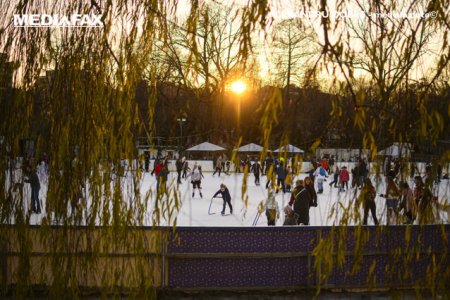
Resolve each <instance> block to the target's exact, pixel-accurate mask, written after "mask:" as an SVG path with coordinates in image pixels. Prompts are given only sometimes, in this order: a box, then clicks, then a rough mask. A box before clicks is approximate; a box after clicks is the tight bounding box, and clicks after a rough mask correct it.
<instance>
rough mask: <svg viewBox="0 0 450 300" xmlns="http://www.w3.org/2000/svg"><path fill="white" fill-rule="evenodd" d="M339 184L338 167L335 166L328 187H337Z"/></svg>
mask: <svg viewBox="0 0 450 300" xmlns="http://www.w3.org/2000/svg"><path fill="white" fill-rule="evenodd" d="M338 182H339V167H338V166H336V170H335V171H334V174H333V181H332V182H330V187H331V186H332V185H333V184H334V187H337V184H338Z"/></svg>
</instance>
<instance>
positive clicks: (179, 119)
mask: <svg viewBox="0 0 450 300" xmlns="http://www.w3.org/2000/svg"><path fill="white" fill-rule="evenodd" d="M177 121H178V123H179V124H180V139H179V141H178V157H179V156H180V152H181V145H182V144H183V123H184V122H186V118H178V119H177Z"/></svg>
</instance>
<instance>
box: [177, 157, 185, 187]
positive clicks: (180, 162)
mask: <svg viewBox="0 0 450 300" xmlns="http://www.w3.org/2000/svg"><path fill="white" fill-rule="evenodd" d="M183 159H184V157H183V158H180V157H179V158H178V159H177V161H176V162H175V166H176V168H177V173H178V177H177V183H178V184H180V183H181V171H182V170H183Z"/></svg>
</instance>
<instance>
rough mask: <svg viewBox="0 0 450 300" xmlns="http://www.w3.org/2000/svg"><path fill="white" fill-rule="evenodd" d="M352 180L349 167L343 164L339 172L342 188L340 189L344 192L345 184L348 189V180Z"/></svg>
mask: <svg viewBox="0 0 450 300" xmlns="http://www.w3.org/2000/svg"><path fill="white" fill-rule="evenodd" d="M349 180H350V174H349V173H348V171H347V167H346V166H343V167H342V169H341V171H340V172H339V184H340V188H339V191H340V192H344V191H345V189H344V186H345V187H346V188H347V190H348V181H349Z"/></svg>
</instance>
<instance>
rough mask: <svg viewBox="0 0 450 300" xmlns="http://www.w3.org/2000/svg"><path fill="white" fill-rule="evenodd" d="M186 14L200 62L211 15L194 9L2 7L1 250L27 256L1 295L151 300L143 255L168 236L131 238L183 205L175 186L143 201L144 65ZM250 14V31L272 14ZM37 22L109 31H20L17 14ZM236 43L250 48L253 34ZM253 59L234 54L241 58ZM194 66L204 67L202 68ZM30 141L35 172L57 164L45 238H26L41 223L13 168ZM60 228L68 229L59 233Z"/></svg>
mask: <svg viewBox="0 0 450 300" xmlns="http://www.w3.org/2000/svg"><path fill="white" fill-rule="evenodd" d="M180 6H181V5H180ZM178 9H187V11H188V14H187V21H186V27H185V31H186V35H187V36H188V37H190V39H188V41H189V42H188V43H187V45H186V46H187V47H186V49H187V50H186V51H187V56H188V59H190V60H191V61H196V58H197V57H198V56H199V53H200V51H199V48H198V47H197V45H196V35H197V31H198V28H199V25H200V23H199V19H200V17H201V16H202V14H203V13H204V10H203V8H202V7H201V6H200V5H199V3H198V2H197V1H194V2H192V3H191V5H190V7H181V8H180V7H178V5H177V3H176V2H175V3H173V4H170V3H169V2H163V1H161V2H158V1H157V2H155V1H144V0H143V1H127V0H125V1H122V0H118V1H106V2H105V1H89V2H87V1H86V2H70V1H53V2H48V1H2V2H1V3H0V10H1V11H2V15H1V18H0V52H2V53H4V55H2V68H1V70H2V73H4V72H7V71H8V72H9V73H8V74H12V75H13V76H14V80H13V85H12V86H5V87H3V86H2V90H1V98H0V100H1V102H0V106H1V107H2V111H3V109H4V108H6V111H5V113H3V112H2V114H1V116H2V119H1V122H0V135H1V136H2V147H1V157H2V159H1V169H2V172H1V175H0V176H1V182H2V184H1V185H0V186H1V187H0V193H1V222H2V224H3V225H5V224H14V225H13V226H12V227H5V226H2V229H1V236H2V239H1V240H2V242H1V243H2V250H5V249H9V250H11V251H13V249H14V251H16V252H14V253H16V254H17V255H18V257H19V260H18V262H17V269H16V270H17V273H15V274H13V275H12V277H13V278H12V277H9V278H2V282H3V283H4V284H3V286H2V293H4V292H6V289H7V288H8V284H12V283H14V284H16V285H15V286H16V288H15V289H14V290H13V291H14V293H15V296H17V297H23V296H25V295H27V294H28V293H30V292H32V291H33V290H32V287H33V286H35V285H45V286H47V287H48V290H49V293H50V294H49V295H50V296H51V297H58V298H61V297H78V296H79V295H80V292H81V291H80V287H82V286H83V285H85V284H87V282H95V284H94V285H96V286H98V287H101V289H100V291H101V292H102V293H103V292H104V293H121V292H123V291H124V290H121V288H122V287H129V288H130V289H128V290H127V293H129V294H130V295H131V296H133V295H134V296H139V297H144V296H145V295H146V296H155V293H154V286H155V285H157V282H155V280H157V278H158V276H154V275H155V274H154V272H155V270H158V262H157V260H155V259H154V258H152V259H150V260H148V259H147V258H148V255H149V254H151V253H159V252H160V251H159V249H160V247H161V245H162V244H163V243H164V239H165V238H164V237H163V236H156V239H155V238H154V237H155V236H151V235H150V236H149V235H148V234H145V233H143V232H140V231H139V232H134V233H131V231H129V228H130V226H131V227H135V226H139V225H143V224H148V223H150V224H153V225H159V224H162V223H164V222H165V221H167V220H168V219H170V218H173V216H174V210H176V209H178V208H179V199H178V198H177V197H178V192H177V191H175V190H174V189H172V188H170V189H169V191H168V192H167V196H162V197H159V196H160V195H158V196H156V195H154V194H151V193H149V194H146V195H142V194H141V191H140V189H139V187H140V185H139V183H140V179H141V173H140V172H139V170H138V168H137V167H136V164H135V163H134V159H135V158H136V149H135V144H136V137H137V134H138V133H139V132H141V130H142V129H144V130H145V132H146V133H147V137H148V139H149V140H150V141H151V137H152V135H153V134H154V123H153V122H154V116H155V111H154V105H155V100H156V98H155V97H156V93H155V90H154V89H151V90H150V93H148V111H146V112H145V114H146V116H145V117H143V116H142V114H140V112H139V111H138V106H137V104H136V103H135V101H134V99H135V90H136V86H137V85H138V83H139V82H140V81H141V79H142V78H143V75H144V74H145V73H146V72H145V71H146V68H147V66H149V65H151V63H152V60H153V59H155V58H157V56H156V55H155V54H156V52H155V50H156V48H155V45H156V44H157V43H156V41H158V40H166V38H167V36H168V35H169V32H168V27H167V26H165V25H166V24H167V20H169V19H172V20H176V13H177V10H178ZM245 11H246V14H245V16H244V18H243V22H246V23H247V24H248V26H250V27H251V26H253V24H255V23H261V22H262V23H264V22H265V21H264V18H265V16H266V14H267V11H268V7H266V6H265V5H261V4H250V5H249V7H248V8H246V9H245ZM33 13H45V14H48V15H58V16H70V15H72V14H87V15H94V14H95V15H101V25H102V27H101V28H98V27H97V28H86V27H83V28H73V27H56V28H55V27H40V28H31V27H25V28H24V27H20V28H19V27H14V23H13V16H14V14H21V15H25V14H33ZM250 27H249V28H247V29H243V30H242V31H243V32H246V31H247V32H248V31H250ZM238 40H239V42H240V43H241V44H242V45H248V44H249V43H248V42H249V41H248V34H247V35H244V34H241V35H239V38H238ZM245 55H246V52H242V53H236V57H243V56H245ZM3 58H6V59H3ZM9 62H12V63H13V64H15V65H17V68H16V70H15V71H14V70H10V69H11V68H9V67H8V68H3V66H4V65H6V63H9ZM8 66H9V65H8ZM191 68H192V70H195V69H197V68H198V65H197V63H193V64H192V65H191ZM46 70H52V72H51V75H50V74H49V76H47V79H48V80H46V83H45V89H38V88H36V86H37V83H38V82H39V78H40V76H41V75H43V74H45V71H46ZM12 72H13V73H12ZM156 80H157V76H150V85H151V86H152V87H156ZM36 91H38V93H39V97H40V101H41V103H43V104H44V105H42V106H40V107H41V108H42V109H40V110H39V109H38V107H37V106H36V105H35V103H36V101H35V100H36V97H37V96H36V93H35V92H36ZM36 120H37V122H43V123H46V126H45V128H46V129H45V131H46V132H41V131H37V130H34V128H33V126H32V124H36ZM144 120H145V121H146V122H148V123H147V124H144V123H143V121H144ZM23 139H31V140H34V141H36V146H37V147H36V151H35V153H36V157H35V158H33V157H24V160H23V161H24V163H26V164H29V165H30V166H31V167H32V168H34V167H35V165H36V162H37V161H36V158H38V157H40V156H41V155H42V154H43V152H44V150H45V152H46V155H47V156H48V157H49V162H50V163H49V173H48V185H47V186H48V190H47V191H45V193H46V205H45V212H43V214H42V218H40V219H39V220H40V221H39V222H40V227H39V228H38V229H39V230H38V231H39V236H40V237H41V238H39V239H38V240H36V239H35V238H34V236H33V233H32V232H30V231H29V229H28V225H29V224H32V223H35V222H36V220H35V216H34V215H32V214H31V212H30V211H29V210H28V201H29V200H28V199H29V194H28V192H27V191H26V188H25V186H24V184H23V183H24V182H23V180H24V177H23V176H22V175H23V174H22V170H21V169H14V168H12V167H11V166H13V165H14V166H17V165H18V164H15V162H16V161H17V158H18V157H23V156H24V153H20V152H21V151H20V150H21V149H20V141H21V140H23ZM10 167H11V168H10ZM130 170H131V172H127V171H130ZM127 174H128V175H127ZM163 197H166V198H164V199H165V201H162V198H163ZM159 201H160V202H159ZM147 206H152V210H151V211H152V213H151V215H146V213H145V211H146V208H147ZM43 209H44V208H43ZM167 222H168V221H167ZM171 222H172V221H171ZM54 224H56V225H58V226H59V227H58V228H61V229H62V230H56V231H55V230H54V229H55V228H54V227H52V226H51V225H54ZM76 224H81V225H84V226H86V227H84V229H85V230H77V227H73V225H76ZM98 225H101V226H106V227H100V229H99V227H97V226H98ZM3 237H8V238H7V239H4V238H3ZM33 244H34V245H35V248H33ZM36 247H42V248H41V249H46V251H47V253H48V255H45V257H44V258H43V259H36V257H33V254H32V250H31V249H36ZM155 249H157V251H156V252H155V251H154V250H155ZM130 251H131V252H133V253H136V254H137V258H136V259H135V260H133V261H130V260H127V259H123V260H119V261H117V263H114V264H112V265H106V266H105V260H104V259H103V257H104V256H103V255H104V254H105V253H110V252H114V253H116V254H120V253H122V254H124V255H125V257H126V255H127V254H126V253H130ZM77 253H78V254H79V255H77ZM119 256H120V255H119ZM2 262H3V260H2ZM44 266H46V267H44ZM48 266H50V267H48ZM5 267H6V266H5ZM3 275H5V274H4V273H2V276H3ZM155 278H156V279H155Z"/></svg>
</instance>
